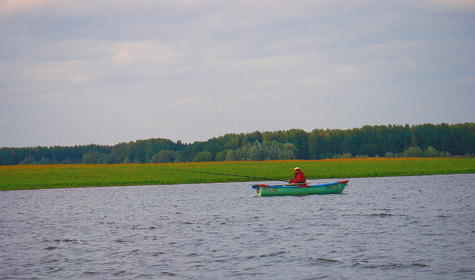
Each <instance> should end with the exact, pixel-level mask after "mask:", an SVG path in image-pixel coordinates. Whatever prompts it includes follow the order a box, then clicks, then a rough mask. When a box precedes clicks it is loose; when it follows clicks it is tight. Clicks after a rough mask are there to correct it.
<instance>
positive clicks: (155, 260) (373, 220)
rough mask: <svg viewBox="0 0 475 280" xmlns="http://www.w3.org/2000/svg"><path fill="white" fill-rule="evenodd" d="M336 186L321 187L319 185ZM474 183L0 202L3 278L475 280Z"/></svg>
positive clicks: (104, 191) (43, 194) (247, 187)
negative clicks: (341, 191)
mask: <svg viewBox="0 0 475 280" xmlns="http://www.w3.org/2000/svg"><path fill="white" fill-rule="evenodd" d="M333 181H336V180H319V181H315V182H318V183H324V182H333ZM474 182H475V174H468V175H444V176H420V177H390V178H362V179H350V183H349V185H348V189H347V190H345V194H342V195H313V196H304V197H254V196H253V192H252V189H251V183H226V184H224V183H223V184H197V185H174V186H139V187H112V188H82V189H57V190H33V191H9V192H0V211H1V212H0V278H1V279H225V278H229V279H324V278H326V279H399V278H409V279H475V243H474V241H475V206H474V204H475V201H474V194H475V183H474Z"/></svg>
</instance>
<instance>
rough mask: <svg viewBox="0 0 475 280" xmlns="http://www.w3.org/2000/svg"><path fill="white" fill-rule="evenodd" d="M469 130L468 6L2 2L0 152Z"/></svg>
mask: <svg viewBox="0 0 475 280" xmlns="http://www.w3.org/2000/svg"><path fill="white" fill-rule="evenodd" d="M474 121H475V1H473V0H461V1H456V0H417V1H414V0H408V1H405V0H398V1H393V0H388V1H384V0H367V1H366V0H365V1H363V0H349V1H338V0H313V1H311V0H309V1H299V0H290V1H260V0H252V1H225V0H210V1H198V0H197V1H193V0H188V1H177V0H173V1H151V0H143V1H141V0H133V1H132V0H130V1H127V0H114V1H103V0H81V1H77V0H30V1H29V0H0V147H24V146H54V145H63V146H70V145H84V144H91V143H94V144H103V145H114V144H117V143H120V142H129V141H135V140H138V139H149V138H167V139H170V140H173V141H177V140H181V141H182V142H184V143H192V142H194V141H204V140H208V139H210V138H212V137H218V136H222V135H224V134H226V133H241V132H253V131H256V130H259V131H261V132H263V131H276V130H288V129H292V128H300V129H304V130H306V131H309V132H310V131H312V130H313V129H315V128H322V129H327V128H329V129H349V128H355V127H361V126H363V125H380V124H382V125H388V124H398V125H404V124H409V125H414V124H423V123H434V124H439V123H449V124H455V123H460V122H462V123H463V122H474Z"/></svg>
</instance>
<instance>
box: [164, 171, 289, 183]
mask: <svg viewBox="0 0 475 280" xmlns="http://www.w3.org/2000/svg"><path fill="white" fill-rule="evenodd" d="M168 170H172V171H181V172H191V173H203V174H211V175H224V176H234V177H245V178H251V179H261V180H267V181H282V182H288V181H285V180H279V179H275V178H266V177H256V176H246V175H237V174H227V173H216V172H206V171H194V170H181V169H168Z"/></svg>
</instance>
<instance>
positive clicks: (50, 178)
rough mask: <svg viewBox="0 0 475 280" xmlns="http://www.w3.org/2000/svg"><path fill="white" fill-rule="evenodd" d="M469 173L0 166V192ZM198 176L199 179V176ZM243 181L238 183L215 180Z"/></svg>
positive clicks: (362, 167)
mask: <svg viewBox="0 0 475 280" xmlns="http://www.w3.org/2000/svg"><path fill="white" fill-rule="evenodd" d="M295 166H299V167H300V168H301V169H302V171H303V172H304V173H305V176H306V177H307V179H309V180H312V179H324V178H336V179H343V178H357V177H385V176H412V175H435V174H463V173H475V159H474V158H367V159H337V160H311V161H310V160H306V161H290V160H289V161H282V160H280V161H246V162H209V163H166V164H113V165H82V164H79V165H15V166H0V190H23V189H44V188H68V187H95V186H96V187H97V186H132V185H163V184H193V183H214V182H243V181H262V180H261V179H258V178H249V177H252V176H256V177H261V178H269V179H274V180H275V181H278V180H288V179H290V178H291V177H292V175H293V168H294V167H295ZM199 172H203V173H199ZM209 173H220V174H233V175H243V176H249V177H239V176H230V175H220V174H209Z"/></svg>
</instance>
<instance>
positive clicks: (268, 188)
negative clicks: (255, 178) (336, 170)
mask: <svg viewBox="0 0 475 280" xmlns="http://www.w3.org/2000/svg"><path fill="white" fill-rule="evenodd" d="M347 184H348V180H345V181H338V182H335V183H328V184H321V185H300V186H293V185H253V186H252V188H253V189H254V192H255V194H256V196H279V195H297V196H299V195H311V194H339V193H342V192H343V191H344V190H345V187H346V185H347Z"/></svg>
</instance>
